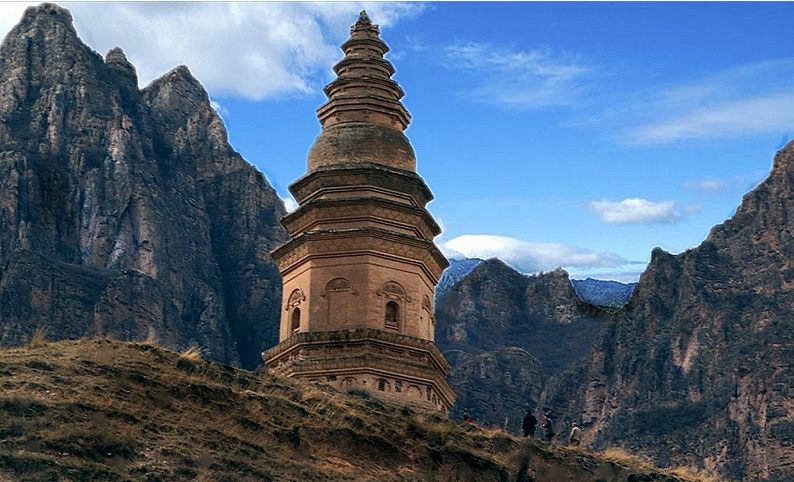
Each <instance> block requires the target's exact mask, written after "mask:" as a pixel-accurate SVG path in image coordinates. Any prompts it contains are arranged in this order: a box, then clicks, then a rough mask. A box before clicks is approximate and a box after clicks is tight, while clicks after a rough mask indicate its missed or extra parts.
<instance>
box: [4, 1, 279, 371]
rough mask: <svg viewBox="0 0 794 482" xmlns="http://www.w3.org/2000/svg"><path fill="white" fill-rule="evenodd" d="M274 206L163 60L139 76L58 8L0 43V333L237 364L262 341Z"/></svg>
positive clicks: (274, 296) (205, 106) (190, 85)
mask: <svg viewBox="0 0 794 482" xmlns="http://www.w3.org/2000/svg"><path fill="white" fill-rule="evenodd" d="M284 212H285V211H284V207H283V204H282V203H281V201H280V200H279V198H278V196H277V195H276V193H275V192H274V190H273V189H272V188H271V187H270V185H269V184H268V183H267V181H266V180H265V178H264V177H263V176H262V174H261V173H259V172H257V171H256V170H255V169H254V168H253V167H252V166H250V165H249V164H248V163H246V162H245V161H244V160H243V159H242V158H241V157H240V155H239V154H237V153H236V152H234V151H233V150H232V149H231V147H230V146H229V144H228V142H227V135H226V130H225V128H224V126H223V122H222V121H221V119H220V118H219V117H218V115H217V114H216V113H215V111H214V110H213V109H212V108H211V107H210V103H209V98H208V96H207V93H206V92H205V91H204V89H203V88H202V86H201V85H200V84H199V83H198V81H196V79H195V78H193V77H192V76H191V74H190V72H189V71H188V69H187V68H185V67H178V68H176V69H174V70H173V71H171V72H169V73H168V74H166V75H165V76H163V77H162V78H160V79H158V80H156V81H154V82H153V83H152V84H150V85H149V86H148V87H146V88H145V89H144V90H139V89H138V87H137V79H136V73H135V68H134V67H133V66H132V64H130V63H129V62H128V61H127V59H126V58H125V56H124V53H123V52H122V51H121V49H118V48H115V49H113V50H111V51H110V52H108V54H107V56H106V57H105V58H104V59H103V58H102V57H101V56H100V55H98V54H97V53H96V52H94V51H92V50H91V49H90V48H88V47H87V46H86V45H85V44H83V43H82V42H81V41H80V39H79V38H78V37H77V34H76V32H75V29H74V27H73V25H72V19H71V15H70V14H69V12H68V11H66V10H64V9H62V8H60V7H58V6H55V5H51V4H43V5H40V6H38V7H34V8H29V9H28V10H27V11H26V12H25V15H24V17H23V19H22V21H21V22H20V24H19V25H17V26H16V27H15V28H14V29H13V30H12V31H11V32H10V33H9V34H8V36H7V37H6V38H5V40H4V41H3V44H2V47H0V268H1V269H2V271H1V272H0V300H1V302H0V343H2V345H3V346H14V345H20V344H24V343H26V342H27V341H28V340H29V338H30V337H31V334H32V333H33V331H34V330H35V329H36V327H37V326H46V327H48V328H49V335H50V338H54V339H64V338H65V339H74V338H80V337H82V336H86V335H89V336H91V335H97V336H110V337H114V338H118V339H121V340H150V341H152V342H156V343H159V344H161V345H164V346H166V347H169V348H174V349H184V348H187V347H189V346H191V345H196V346H198V347H200V348H202V349H203V350H204V351H205V353H206V355H208V356H209V357H210V358H213V359H215V360H218V361H221V362H224V363H229V364H241V365H242V366H245V367H253V366H256V365H258V364H259V363H261V361H260V355H259V353H260V352H261V349H262V345H263V344H266V345H272V344H275V342H276V337H277V326H278V316H279V314H278V311H279V308H278V305H279V300H280V298H281V294H280V289H281V281H280V277H279V275H278V271H277V270H276V269H275V266H274V265H273V262H272V260H271V259H270V256H269V254H268V253H269V251H270V250H271V249H272V248H273V247H275V246H276V245H278V244H280V243H281V242H283V241H284V240H285V239H286V235H285V233H284V231H283V229H282V228H281V227H280V226H279V223H278V219H279V218H280V217H281V216H282V215H283V214H284Z"/></svg>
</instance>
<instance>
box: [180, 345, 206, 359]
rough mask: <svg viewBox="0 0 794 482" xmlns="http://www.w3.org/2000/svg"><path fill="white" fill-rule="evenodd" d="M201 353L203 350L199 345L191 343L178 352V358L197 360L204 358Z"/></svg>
mask: <svg viewBox="0 0 794 482" xmlns="http://www.w3.org/2000/svg"><path fill="white" fill-rule="evenodd" d="M203 355H204V350H202V349H201V348H200V347H198V346H196V345H193V346H191V347H190V348H188V349H187V350H185V351H183V352H182V353H180V354H179V358H181V359H183V360H188V361H191V362H198V361H201V360H202V359H203V358H204V357H203Z"/></svg>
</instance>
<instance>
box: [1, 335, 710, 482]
mask: <svg viewBox="0 0 794 482" xmlns="http://www.w3.org/2000/svg"><path fill="white" fill-rule="evenodd" d="M0 379H2V383H3V390H2V391H0V438H1V439H2V443H0V480H4V481H6V480H8V481H11V480H13V481H15V482H40V481H44V480H58V481H76V480H80V481H114V482H115V481H125V482H138V481H140V482H149V481H163V482H183V481H184V482H187V481H197V480H198V481H200V480H223V481H234V482H248V481H252V482H253V481H257V482H261V481H266V482H268V481H270V482H272V481H279V482H293V481H295V482H298V481H300V482H314V481H318V482H319V481H349V482H375V481H379V482H390V481H395V482H396V481H416V482H418V481H427V482H432V481H438V482H442V481H451V480H455V481H461V482H465V481H470V482H474V481H477V482H489V481H493V482H497V481H498V482H502V481H508V480H509V481H535V482H558V481H561V480H565V481H570V482H592V481H594V480H600V481H602V482H643V481H648V482H650V481H655V482H688V481H691V482H695V480H697V479H695V478H693V477H683V476H681V475H680V473H681V471H677V472H672V471H661V470H658V469H655V468H653V467H649V466H648V465H647V464H642V463H641V462H640V461H638V460H636V459H634V460H632V459H631V458H627V457H625V456H622V455H621V454H619V453H618V454H609V453H608V454H604V455H601V454H591V453H587V452H585V451H582V450H580V449H568V448H566V447H562V446H559V445H549V444H546V443H543V442H539V441H537V440H524V439H519V438H517V437H512V436H509V435H507V434H505V433H504V432H498V431H491V430H484V429H482V428H480V427H478V426H476V425H468V424H458V423H455V422H452V421H450V420H447V419H446V418H444V417H441V416H439V415H437V414H432V413H429V412H425V411H413V410H411V409H409V408H408V407H399V406H396V405H390V404H387V403H383V402H381V401H378V400H376V399H374V398H371V397H369V396H367V394H366V392H356V391H352V392H350V393H347V392H340V391H336V390H334V389H333V388H330V387H328V386H324V385H309V384H304V383H299V382H297V381H294V380H290V379H287V378H281V377H276V376H273V375H268V374H264V373H252V372H249V371H244V370H238V369H235V368H232V367H229V366H227V365H221V364H217V363H211V362H207V361H204V360H202V359H200V358H199V357H197V356H195V353H184V354H181V355H180V354H178V353H175V352H172V351H168V350H164V349H162V348H159V347H156V346H154V345H150V344H141V343H120V342H115V341H109V340H79V341H73V342H60V343H46V342H42V340H41V339H37V340H36V341H35V342H34V343H33V345H32V346H31V347H30V348H20V349H13V350H0ZM676 474H679V475H676Z"/></svg>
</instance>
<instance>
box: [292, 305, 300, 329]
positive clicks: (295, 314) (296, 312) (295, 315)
mask: <svg viewBox="0 0 794 482" xmlns="http://www.w3.org/2000/svg"><path fill="white" fill-rule="evenodd" d="M300 328H301V309H300V308H293V309H292V320H291V321H290V330H291V331H292V333H297V332H298V331H299V330H300Z"/></svg>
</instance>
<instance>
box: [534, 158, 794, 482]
mask: <svg viewBox="0 0 794 482" xmlns="http://www.w3.org/2000/svg"><path fill="white" fill-rule="evenodd" d="M792 232H794V143H790V144H789V145H788V146H787V147H786V148H784V149H783V150H782V151H780V152H778V153H777V155H776V156H775V161H774V167H773V169H772V172H771V174H770V176H769V178H768V179H767V180H766V181H764V182H763V183H762V184H760V185H759V186H758V187H756V188H755V189H754V190H753V191H752V192H750V193H748V194H747V195H745V197H744V199H743V201H742V204H741V206H740V207H739V209H738V210H737V212H736V214H735V215H734V216H733V217H732V218H731V219H730V220H728V221H727V222H725V223H724V224H722V225H719V226H716V227H715V228H713V229H712V231H711V233H710V234H709V236H708V238H707V239H706V240H705V241H704V242H703V243H702V244H701V245H700V246H699V247H697V248H695V249H692V250H689V251H687V252H684V253H682V254H679V255H676V256H673V255H670V254H668V253H665V252H664V251H662V250H659V249H657V250H655V251H654V252H653V256H652V260H651V263H650V264H649V266H648V268H647V270H646V271H645V273H643V275H642V277H641V278H640V281H639V284H638V286H637V287H636V289H635V292H634V295H633V297H632V299H631V300H630V301H629V303H628V305H627V306H626V307H625V308H624V309H623V310H622V311H621V312H619V313H618V315H617V317H616V320H615V321H614V322H613V323H612V324H610V325H609V326H608V327H607V329H606V330H605V331H604V333H603V335H602V336H601V337H600V339H599V340H598V343H597V344H596V346H595V348H594V351H593V353H592V355H591V357H590V359H589V361H588V363H587V364H586V365H584V366H582V367H581V369H579V370H578V371H577V372H576V373H575V374H574V376H573V377H571V376H570V374H568V375H569V376H566V377H560V378H559V379H557V380H556V381H554V382H553V383H551V384H550V385H549V388H548V390H547V393H546V395H545V399H546V401H547V402H546V403H549V404H556V405H557V406H558V407H559V409H560V411H561V412H567V414H568V416H570V417H572V418H581V419H582V421H584V422H585V424H586V426H585V430H584V434H585V442H587V443H589V444H592V445H594V446H596V447H599V446H605V445H623V446H625V447H626V448H628V449H630V450H633V451H642V452H645V453H647V454H649V455H651V456H652V457H653V458H654V459H655V461H656V462H658V463H660V464H663V465H690V466H695V467H699V468H704V469H708V470H710V471H712V472H713V473H716V474H719V475H722V476H727V477H729V478H730V479H735V480H794V388H793V387H794V322H792V320H794V237H792ZM569 400H570V403H560V402H566V401H569Z"/></svg>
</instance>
